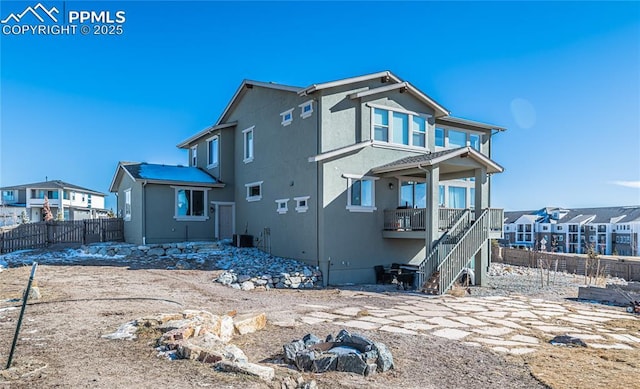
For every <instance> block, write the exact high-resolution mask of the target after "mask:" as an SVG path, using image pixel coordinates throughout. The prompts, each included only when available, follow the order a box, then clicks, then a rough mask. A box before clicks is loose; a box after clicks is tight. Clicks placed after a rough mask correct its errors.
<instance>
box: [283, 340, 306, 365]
mask: <svg viewBox="0 0 640 389" xmlns="http://www.w3.org/2000/svg"><path fill="white" fill-rule="evenodd" d="M282 347H283V349H284V361H285V362H287V363H295V360H296V354H297V353H298V351H302V350H304V349H305V345H304V342H303V341H302V340H297V341H295V342H291V343H287V344H285V345H284V346H282Z"/></svg>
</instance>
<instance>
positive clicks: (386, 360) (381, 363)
mask: <svg viewBox="0 0 640 389" xmlns="http://www.w3.org/2000/svg"><path fill="white" fill-rule="evenodd" d="M373 349H374V350H375V351H377V352H378V360H377V362H376V363H377V365H378V370H379V371H381V372H385V371H387V370H390V369H393V367H394V365H393V355H391V352H390V351H389V349H388V348H387V346H385V345H384V344H383V343H378V342H375V343H374V347H373Z"/></svg>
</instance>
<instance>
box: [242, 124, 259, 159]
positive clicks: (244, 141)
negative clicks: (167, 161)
mask: <svg viewBox="0 0 640 389" xmlns="http://www.w3.org/2000/svg"><path fill="white" fill-rule="evenodd" d="M255 127H256V126H251V127H249V128H247V129H244V130H242V162H244V163H249V162H251V161H253V158H254V156H255V144H256V143H255V133H254V131H253V129H254V128H255ZM249 132H251V150H250V151H251V153H249V154H250V155H249V156H247V154H248V153H247V136H248V135H247V134H248V133H249Z"/></svg>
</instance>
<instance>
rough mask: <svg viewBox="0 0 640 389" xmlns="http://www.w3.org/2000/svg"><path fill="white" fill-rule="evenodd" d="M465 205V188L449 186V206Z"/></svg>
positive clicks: (461, 207) (460, 206)
mask: <svg viewBox="0 0 640 389" xmlns="http://www.w3.org/2000/svg"><path fill="white" fill-rule="evenodd" d="M466 207H467V188H464V187H459V186H450V187H449V208H459V209H464V208H466Z"/></svg>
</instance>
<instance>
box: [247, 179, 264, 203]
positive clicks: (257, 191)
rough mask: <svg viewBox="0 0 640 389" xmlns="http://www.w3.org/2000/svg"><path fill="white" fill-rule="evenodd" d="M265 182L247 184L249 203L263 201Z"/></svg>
mask: <svg viewBox="0 0 640 389" xmlns="http://www.w3.org/2000/svg"><path fill="white" fill-rule="evenodd" d="M263 182H264V181H258V182H252V183H250V184H245V187H246V188H247V201H259V200H260V199H262V183H263Z"/></svg>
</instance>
